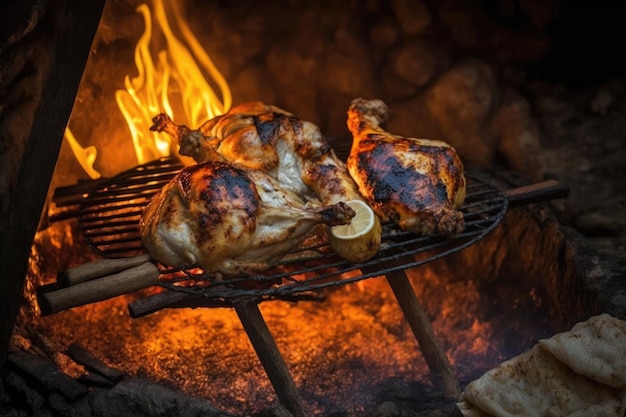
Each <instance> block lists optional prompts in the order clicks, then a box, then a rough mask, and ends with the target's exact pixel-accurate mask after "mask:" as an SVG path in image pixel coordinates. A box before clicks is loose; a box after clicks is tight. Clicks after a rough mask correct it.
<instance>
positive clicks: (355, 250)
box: [328, 200, 382, 262]
mask: <svg viewBox="0 0 626 417" xmlns="http://www.w3.org/2000/svg"><path fill="white" fill-rule="evenodd" d="M346 204H347V205H349V206H350V207H351V208H352V209H353V210H354V211H355V213H356V214H355V216H354V217H353V218H352V220H350V223H348V224H344V225H340V226H334V227H331V228H330V233H329V237H328V240H329V243H330V246H331V247H332V248H333V249H334V250H335V252H337V254H338V255H339V256H341V257H342V258H343V259H345V260H347V261H350V262H365V261H367V260H369V259H371V258H372V257H373V256H374V255H376V253H377V252H378V249H379V248H380V238H381V234H382V228H381V226H380V220H379V219H378V216H376V214H375V213H374V210H372V208H371V207H370V206H369V205H367V203H365V202H363V201H361V200H350V201H348V202H346Z"/></svg>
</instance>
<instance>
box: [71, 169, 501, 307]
mask: <svg viewBox="0 0 626 417" xmlns="http://www.w3.org/2000/svg"><path fill="white" fill-rule="evenodd" d="M182 167H183V166H182V164H181V163H180V162H179V161H178V160H177V159H175V158H162V159H159V160H156V161H153V162H150V163H147V164H144V165H140V166H138V167H136V168H133V169H131V170H129V171H126V172H123V173H121V174H119V175H117V176H115V177H113V178H111V179H109V180H108V181H106V182H104V183H102V184H101V185H100V186H99V187H97V188H96V189H95V190H93V191H92V192H91V193H90V195H89V196H88V198H86V199H85V201H84V202H83V204H82V205H81V208H80V215H79V222H80V225H81V230H82V233H83V236H84V238H85V239H86V240H87V243H88V244H89V246H90V247H91V248H93V249H94V250H95V251H96V252H98V253H99V254H100V255H102V256H103V257H107V258H117V257H128V256H135V255H138V254H141V253H144V252H145V249H144V248H143V246H142V244H141V240H140V236H139V230H138V224H139V220H140V218H141V214H142V211H143V209H144V207H145V206H146V205H147V204H148V202H149V201H150V198H151V197H152V196H153V195H154V194H156V193H157V192H159V190H160V189H161V188H162V187H163V186H164V185H165V184H167V183H168V182H169V181H170V180H171V179H172V178H173V177H174V176H175V175H176V174H177V173H178V171H180V169H181V168H182ZM466 177H467V196H466V199H465V203H464V205H463V207H462V212H463V215H464V219H465V226H464V230H463V232H462V233H460V234H459V235H458V236H456V237H454V238H452V239H450V238H443V237H420V236H417V235H415V234H413V233H410V232H405V231H401V230H399V229H398V228H397V226H395V225H393V224H384V225H383V235H382V243H381V248H380V251H379V253H378V254H377V255H376V256H375V257H374V258H373V259H371V260H369V261H367V262H363V263H350V262H347V261H345V260H343V259H341V258H340V257H339V256H337V255H336V254H335V253H334V252H333V250H332V249H331V248H330V247H329V246H328V244H326V243H324V242H323V243H320V242H319V241H318V242H315V243H313V242H311V243H310V244H308V245H304V246H303V247H300V248H297V249H294V250H293V251H292V252H290V253H288V254H286V255H285V257H283V258H282V259H281V260H280V261H278V262H276V263H274V264H271V265H270V266H269V268H268V269H267V270H265V271H263V272H262V273H259V274H257V275H241V276H236V277H221V276H216V275H209V274H205V273H204V272H203V271H202V270H200V269H199V268H189V269H182V270H181V269H173V268H169V267H165V266H160V272H161V285H162V286H164V287H165V288H168V289H171V290H174V291H179V292H184V293H189V294H194V295H202V296H205V297H208V298H212V299H220V300H232V299H235V298H237V297H245V296H255V297H261V298H263V299H273V298H291V297H293V296H294V295H299V294H304V293H309V292H312V291H317V290H320V289H323V288H328V287H332V286H337V285H343V284H348V283H353V282H356V281H359V280H363V279H367V278H371V277H376V276H381V275H385V274H387V273H389V272H392V271H397V270H405V269H409V268H414V267H417V266H419V265H423V264H426V263H428V262H432V261H434V260H437V259H440V258H443V257H445V256H448V255H450V254H452V253H455V252H458V251H460V250H462V249H464V248H467V247H468V246H471V245H473V244H474V243H476V242H478V241H479V240H481V239H482V238H484V237H485V236H486V235H487V234H489V233H490V232H491V231H492V230H493V229H494V228H495V227H496V226H498V224H500V222H501V221H502V219H503V218H504V215H505V214H506V211H507V209H508V200H507V198H506V196H505V195H504V194H502V193H501V192H499V191H498V190H496V189H495V188H494V187H493V186H492V185H491V184H489V183H488V181H485V180H484V179H481V178H480V176H478V175H473V174H471V173H466Z"/></svg>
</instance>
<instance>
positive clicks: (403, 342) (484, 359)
mask: <svg viewBox="0 0 626 417" xmlns="http://www.w3.org/2000/svg"><path fill="white" fill-rule="evenodd" d="M514 217H516V216H514ZM517 217H518V218H513V219H511V220H510V221H509V222H507V225H508V226H509V233H511V232H512V233H513V234H516V233H517V232H515V230H516V229H517V226H515V223H516V222H517V221H519V220H522V219H523V217H524V216H522V219H520V218H519V216H517ZM524 220H526V221H528V218H526V219H524ZM498 230H499V229H498ZM522 233H523V232H522ZM502 238H503V233H502V232H494V235H493V236H491V237H489V238H487V239H486V240H485V241H484V242H482V243H478V244H477V245H474V246H472V247H471V248H468V249H467V250H466V251H465V252H464V254H465V255H458V256H456V255H452V256H451V257H450V258H449V259H448V260H447V261H437V262H435V263H434V264H433V266H432V268H431V267H420V268H418V269H415V270H412V271H410V272H409V277H410V280H411V282H412V284H413V286H414V288H415V291H416V294H417V296H418V298H419V299H420V300H422V301H423V305H424V308H425V310H426V311H427V312H428V316H429V317H431V318H433V328H434V330H435V332H436V334H437V335H438V337H439V338H440V339H441V342H442V344H443V345H444V346H445V347H446V353H447V354H448V356H449V357H450V358H451V362H452V364H453V367H454V369H455V371H456V373H457V375H458V376H459V378H460V380H461V382H463V383H464V382H467V381H469V380H471V379H473V378H475V377H477V376H478V375H480V374H481V373H482V372H483V371H484V370H486V369H488V368H490V367H492V366H494V365H495V364H497V363H499V362H501V361H502V360H503V359H504V358H506V357H510V356H512V355H513V354H515V353H519V352H521V351H522V350H523V349H525V348H527V347H529V346H531V345H532V344H533V343H534V340H535V338H536V337H538V336H541V335H544V336H545V335H547V334H549V332H550V331H549V329H548V326H547V319H546V312H545V309H546V308H547V305H546V303H545V301H544V300H543V295H542V294H541V290H539V289H535V288H532V286H530V283H528V281H527V278H526V277H523V276H502V277H501V278H500V281H509V282H507V283H506V285H499V284H497V283H494V284H488V283H489V282H490V281H494V280H497V278H495V277H493V276H487V275H485V276H483V277H482V278H483V279H484V281H483V280H476V279H474V278H475V277H476V276H479V275H482V273H481V272H478V271H474V272H471V271H473V269H472V267H470V264H471V263H472V261H471V259H472V258H475V257H476V258H477V257H479V256H483V257H484V256H485V254H486V253H489V251H490V250H492V248H493V247H494V246H499V247H500V249H501V250H502V251H503V252H504V253H505V254H506V253H514V252H515V251H516V250H517V249H518V248H517V247H516V243H515V242H510V241H508V240H507V239H505V240H504V241H503V240H502ZM521 244H522V245H529V242H527V241H526V242H522V243H521ZM73 247H74V248H75V249H76V250H77V252H76V254H79V253H81V251H85V250H86V248H85V247H84V246H82V245H74V246H73ZM58 254H59V255H67V254H68V251H67V250H63V251H61V250H59V253H58ZM50 255H53V254H47V256H50ZM504 256H506V255H504ZM81 261H84V260H81ZM65 262H71V263H73V262H72V261H68V260H67V259H66V260H62V263H65ZM79 262H80V261H79ZM514 266H515V265H514V264H511V267H514ZM494 269H497V267H495V266H494ZM459 270H464V271H468V275H469V276H467V277H462V276H458V272H453V271H459ZM485 270H488V268H484V269H483V271H485ZM55 273H56V272H55V270H54V267H53V269H52V271H50V272H48V273H47V274H43V275H42V276H44V277H46V276H47V278H44V279H45V280H46V281H49V280H50V279H51V278H53V276H54V275H55ZM466 278H467V279H466ZM508 284H511V285H508ZM480 287H484V288H482V289H481V288H480ZM515 288H517V289H515ZM146 291H147V292H146ZM150 292H151V291H148V290H144V291H143V292H142V293H139V294H135V295H134V296H132V297H131V296H121V297H117V298H115V299H111V300H108V301H104V302H101V303H97V304H92V305H88V306H84V307H77V308H74V309H71V310H67V311H64V312H60V313H57V314H55V315H54V316H49V317H43V318H41V319H39V320H38V323H37V325H36V326H35V328H36V330H38V331H40V332H41V334H42V335H44V336H45V337H47V338H49V339H50V340H52V341H53V344H55V345H57V346H58V348H59V351H63V350H65V349H66V348H67V347H68V346H69V345H70V344H72V343H77V344H79V345H80V346H82V347H84V348H85V349H87V350H88V351H89V352H91V353H92V354H93V355H94V356H96V357H98V358H100V359H101V360H103V361H104V362H105V363H107V364H110V365H112V366H114V367H116V368H119V369H121V370H123V371H125V372H127V373H128V374H130V375H136V376H147V377H150V378H151V379H153V380H155V381H159V382H162V383H165V384H166V385H170V386H175V387H177V388H180V389H181V390H183V391H184V392H186V393H188V394H192V395H196V396H199V397H202V398H207V399H209V400H210V401H211V402H212V403H213V404H215V405H216V406H217V407H218V408H222V409H224V410H227V411H230V412H233V413H235V414H238V415H246V414H250V413H252V412H255V411H259V410H262V409H264V408H267V407H270V406H275V405H276V398H275V395H274V393H273V389H272V386H271V385H270V383H269V381H268V379H267V376H266V375H265V373H264V371H263V368H262V366H261V365H260V363H259V361H258V359H257V358H256V355H255V352H254V350H253V349H252V348H251V346H250V343H249V341H248V339H247V336H246V334H245V332H244V331H243V328H242V326H241V324H240V322H239V319H238V317H237V315H236V314H235V312H234V311H233V310H232V309H229V308H211V309H208V308H198V309H168V310H164V311H161V312H158V313H154V314H151V315H148V316H146V317H143V318H140V319H136V320H132V319H130V318H129V317H128V312H127V304H128V303H129V302H131V301H132V300H133V299H134V298H135V297H136V296H148V295H149V293H150ZM528 292H532V293H533V294H535V295H534V298H533V299H534V300H535V301H534V302H530V298H529V297H528ZM320 296H323V299H320V301H318V302H316V301H300V302H298V303H291V302H285V301H271V302H264V303H261V304H260V309H261V312H262V313H263V317H264V318H265V320H266V321H267V324H268V326H269V328H270V330H271V331H272V334H273V335H274V338H275V340H276V343H277V344H278V346H279V348H280V351H281V353H282V354H283V356H284V358H285V362H286V363H287V364H288V366H289V370H290V372H291V374H292V375H293V378H294V380H295V382H296V384H297V386H298V388H299V390H300V392H301V394H302V397H303V399H304V403H305V406H306V410H307V411H310V412H311V413H312V414H319V415H328V414H330V413H331V412H333V411H338V410H341V411H345V412H346V413H349V414H350V415H359V414H360V413H361V412H363V411H368V410H370V409H372V408H373V407H374V406H375V405H376V404H378V403H381V402H383V401H385V400H389V401H393V402H396V403H397V404H404V406H407V403H408V405H410V406H412V407H416V408H418V407H419V406H420V404H419V403H421V402H423V401H424V396H426V392H429V391H431V390H432V387H431V375H430V372H429V370H428V368H427V366H426V364H425V362H424V359H423V357H422V355H421V353H420V350H419V347H418V346H417V344H416V341H415V338H414V336H413V334H412V332H411V330H410V328H409V327H408V324H407V322H406V321H405V320H404V318H403V315H402V312H401V310H400V308H399V307H398V305H397V302H396V301H395V299H394V297H393V294H392V293H391V291H390V289H389V288H388V286H387V284H386V283H385V282H384V280H382V279H369V280H364V281H361V282H360V283H359V284H355V285H347V286H341V287H335V288H333V289H330V290H325V291H323V292H321V293H320ZM497 300H512V301H513V302H508V301H507V302H506V303H505V302H498V301H497ZM429 387H431V388H429ZM406 395H408V397H406ZM411 403H413V404H411ZM437 406H438V407H440V406H441V403H438V404H437Z"/></svg>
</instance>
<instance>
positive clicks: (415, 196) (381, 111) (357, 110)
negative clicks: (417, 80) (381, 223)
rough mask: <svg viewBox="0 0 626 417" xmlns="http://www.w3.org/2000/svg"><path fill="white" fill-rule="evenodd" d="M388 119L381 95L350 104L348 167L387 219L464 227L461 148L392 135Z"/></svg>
mask: <svg viewBox="0 0 626 417" xmlns="http://www.w3.org/2000/svg"><path fill="white" fill-rule="evenodd" d="M386 118H387V106H386V105H385V103H384V102H382V101H381V100H364V99H360V98H359V99H355V100H353V102H352V103H351V105H350V107H349V109H348V128H349V129H350V132H351V133H352V137H353V142H352V148H351V151H350V156H349V158H348V161H347V166H348V170H349V172H350V174H351V176H352V178H353V179H354V180H355V181H356V183H357V184H358V187H359V190H360V191H361V193H362V194H363V196H365V198H367V200H368V201H369V203H370V205H371V206H372V208H373V209H374V210H375V211H376V213H377V214H378V215H379V216H380V217H381V218H382V219H383V220H391V221H394V222H395V223H397V224H398V225H399V226H400V228H402V229H404V230H410V231H412V232H415V233H417V234H420V235H430V234H442V235H454V234H457V233H459V232H461V231H462V230H463V215H462V213H460V212H459V211H457V210H458V209H459V208H460V207H461V205H462V204H463V200H464V199H465V176H464V174H463V164H462V162H461V159H460V158H459V156H458V155H457V153H456V151H455V150H454V149H453V148H452V147H451V146H450V145H448V144H447V143H445V142H443V141H434V140H428V139H412V138H403V137H399V136H395V135H392V134H390V133H388V132H386V131H385V130H383V129H382V128H381V127H380V124H381V123H382V122H384V121H385V120H386Z"/></svg>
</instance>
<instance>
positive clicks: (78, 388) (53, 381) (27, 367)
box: [8, 352, 87, 401]
mask: <svg viewBox="0 0 626 417" xmlns="http://www.w3.org/2000/svg"><path fill="white" fill-rule="evenodd" d="M8 360H9V362H10V363H12V364H13V365H15V366H16V367H18V368H19V369H21V370H22V371H24V372H26V373H27V374H28V375H30V376H31V377H33V378H35V379H36V380H37V381H39V382H40V383H41V384H42V385H43V386H44V387H46V388H47V389H48V390H50V391H54V392H58V393H60V394H61V395H63V397H65V398H66V399H67V400H70V401H73V400H76V399H77V398H79V397H81V396H83V395H85V394H87V387H86V386H84V385H83V384H81V383H80V382H78V381H76V380H75V379H74V378H72V377H70V376H69V375H66V374H64V373H63V372H61V370H60V369H59V367H58V366H56V365H55V364H54V363H53V362H51V361H49V360H48V359H44V358H41V357H39V356H34V355H31V354H28V353H25V352H15V353H11V354H10V355H9V358H8Z"/></svg>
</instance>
